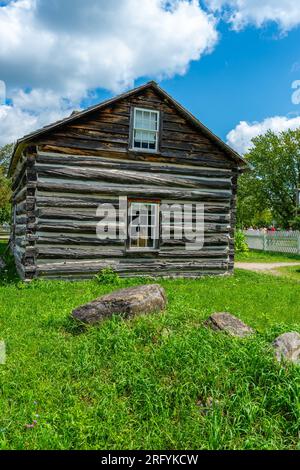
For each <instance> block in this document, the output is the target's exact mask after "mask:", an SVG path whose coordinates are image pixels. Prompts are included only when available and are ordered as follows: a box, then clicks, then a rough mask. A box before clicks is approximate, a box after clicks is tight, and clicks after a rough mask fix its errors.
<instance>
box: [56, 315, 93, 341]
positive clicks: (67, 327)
mask: <svg viewBox="0 0 300 470" xmlns="http://www.w3.org/2000/svg"><path fill="white" fill-rule="evenodd" d="M61 327H62V329H63V331H64V332H65V333H67V334H69V335H72V336H78V335H81V334H83V333H86V332H87V330H88V325H86V324H85V323H82V322H80V321H78V320H75V319H74V318H72V316H71V315H69V316H68V317H67V318H66V319H65V321H64V322H63V323H62V324H61Z"/></svg>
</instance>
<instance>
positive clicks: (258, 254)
mask: <svg viewBox="0 0 300 470" xmlns="http://www.w3.org/2000/svg"><path fill="white" fill-rule="evenodd" d="M235 259H236V261H244V262H246V263H276V262H282V263H288V262H296V261H299V262H300V256H298V255H290V254H285V253H272V252H270V251H268V252H265V251H258V250H250V251H249V252H248V253H237V254H236V258H235Z"/></svg>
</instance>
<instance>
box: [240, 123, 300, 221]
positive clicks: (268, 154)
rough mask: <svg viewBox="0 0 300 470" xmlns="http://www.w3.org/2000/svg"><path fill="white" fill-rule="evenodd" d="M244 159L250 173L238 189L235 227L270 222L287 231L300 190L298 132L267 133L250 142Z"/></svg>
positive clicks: (299, 138) (246, 174)
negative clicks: (297, 192) (274, 222)
mask: <svg viewBox="0 0 300 470" xmlns="http://www.w3.org/2000/svg"><path fill="white" fill-rule="evenodd" d="M253 144H254V146H253V148H252V149H251V150H250V151H249V153H248V154H247V155H245V158H246V159H247V161H248V162H249V163H250V165H251V166H252V170H251V171H248V172H246V173H244V174H243V175H242V176H241V178H240V181H239V189H238V210H237V218H238V225H239V226H245V225H258V226H262V225H270V223H271V222H272V219H273V218H274V219H275V220H276V221H277V223H278V224H280V225H281V226H282V227H288V226H289V223H290V221H291V220H293V219H294V217H295V214H296V190H297V188H298V187H299V186H300V129H298V130H294V131H292V130H288V131H287V132H282V133H280V134H278V135H277V134H275V133H274V132H271V131H268V132H267V133H266V134H265V135H261V136H259V137H256V138H255V139H253Z"/></svg>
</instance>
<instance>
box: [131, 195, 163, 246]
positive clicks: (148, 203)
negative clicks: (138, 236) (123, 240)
mask: <svg viewBox="0 0 300 470" xmlns="http://www.w3.org/2000/svg"><path fill="white" fill-rule="evenodd" d="M136 205H137V206H139V205H140V206H153V207H154V224H147V225H140V227H144V228H146V229H148V228H149V227H152V228H153V229H154V230H153V231H154V238H153V246H152V247H151V246H146V247H145V246H131V242H132V240H133V239H132V238H131V237H130V233H129V230H127V233H128V239H127V250H128V251H130V252H136V251H137V252H141V251H143V252H144V251H158V250H159V230H160V203H159V202H156V201H155V202H154V201H128V223H129V222H132V218H133V214H132V212H133V211H132V208H133V206H136Z"/></svg>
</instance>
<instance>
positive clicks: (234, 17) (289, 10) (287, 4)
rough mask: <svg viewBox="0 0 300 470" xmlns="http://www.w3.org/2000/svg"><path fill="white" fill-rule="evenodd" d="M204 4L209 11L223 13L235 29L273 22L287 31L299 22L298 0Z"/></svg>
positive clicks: (219, 0) (221, 0) (234, 0)
mask: <svg viewBox="0 0 300 470" xmlns="http://www.w3.org/2000/svg"><path fill="white" fill-rule="evenodd" d="M206 4H207V5H208V7H209V8H210V9H211V11H213V12H216V11H219V12H221V13H223V14H224V15H225V18H226V19H227V21H228V22H229V23H231V24H232V27H233V28H234V29H236V30H240V29H242V28H244V27H245V26H246V25H248V24H253V25H254V26H256V27H258V28H260V27H262V26H264V25H265V24H266V23H268V22H275V23H277V24H278V26H279V28H280V29H281V31H282V32H287V31H289V30H291V29H292V28H294V27H296V26H297V25H299V24H300V2H299V0H206Z"/></svg>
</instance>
